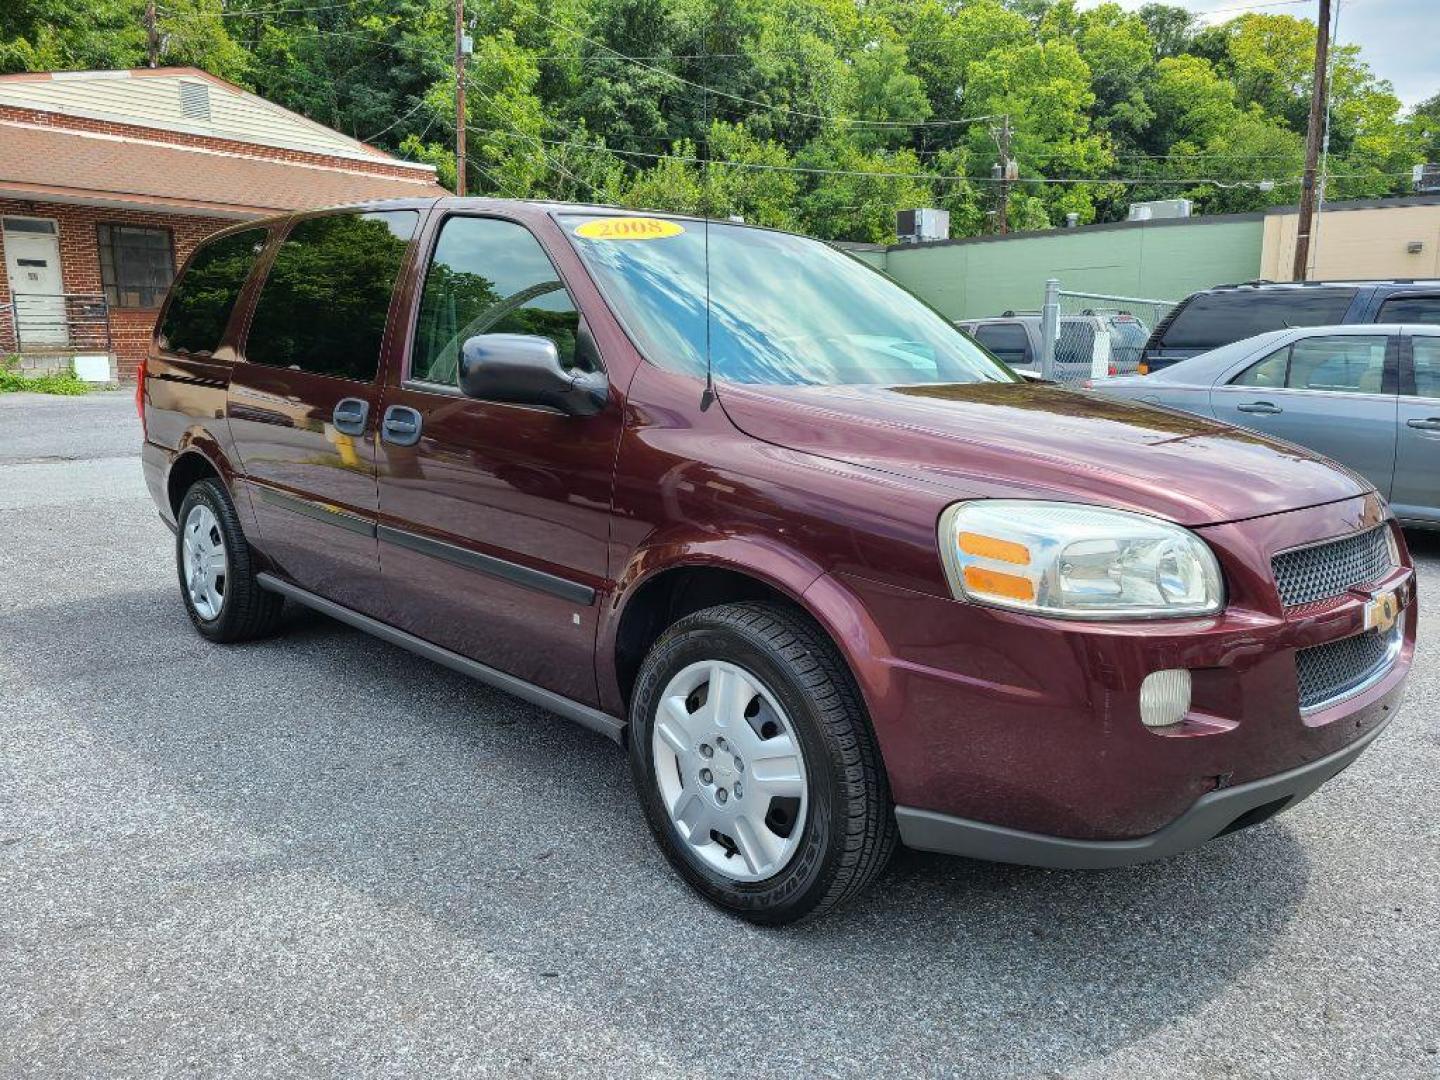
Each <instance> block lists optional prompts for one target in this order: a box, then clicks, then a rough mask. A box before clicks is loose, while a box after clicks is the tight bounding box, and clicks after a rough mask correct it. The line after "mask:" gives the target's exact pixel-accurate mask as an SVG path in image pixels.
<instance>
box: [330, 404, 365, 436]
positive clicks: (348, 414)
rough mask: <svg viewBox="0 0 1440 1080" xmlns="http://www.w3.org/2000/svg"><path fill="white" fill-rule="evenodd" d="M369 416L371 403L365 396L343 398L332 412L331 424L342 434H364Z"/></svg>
mask: <svg viewBox="0 0 1440 1080" xmlns="http://www.w3.org/2000/svg"><path fill="white" fill-rule="evenodd" d="M369 416H370V403H369V402H368V401H366V400H365V399H364V398H355V397H347V398H341V399H340V400H339V401H337V402H336V403H335V411H334V412H333V413H331V414H330V424H331V426H332V427H334V429H335V430H336V431H338V432H340V434H342V435H364V434H365V421H366V420H367V419H368V418H369Z"/></svg>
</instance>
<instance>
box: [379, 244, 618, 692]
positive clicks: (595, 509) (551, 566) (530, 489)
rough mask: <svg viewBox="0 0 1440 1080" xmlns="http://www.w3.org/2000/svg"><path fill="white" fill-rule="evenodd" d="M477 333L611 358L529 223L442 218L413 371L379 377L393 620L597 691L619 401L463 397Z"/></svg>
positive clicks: (547, 683) (589, 362)
mask: <svg viewBox="0 0 1440 1080" xmlns="http://www.w3.org/2000/svg"><path fill="white" fill-rule="evenodd" d="M483 333H497V334H498V333H509V334H529V335H536V336H541V337H546V338H549V339H550V340H551V341H553V342H554V343H555V347H556V350H557V351H558V353H559V355H560V358H561V361H562V362H563V363H565V364H566V366H568V367H572V368H580V369H584V370H590V371H595V370H599V369H600V366H601V365H600V360H599V357H598V355H597V354H596V351H595V349H594V346H593V344H592V343H591V342H590V339H589V335H588V333H587V331H586V330H585V328H584V323H583V322H582V320H581V319H580V317H579V315H578V313H577V311H576V308H575V304H574V302H573V301H572V300H571V297H570V294H569V292H568V291H567V290H566V287H565V285H564V283H563V282H562V280H561V278H560V275H559V273H558V272H557V271H556V269H555V267H554V265H553V264H552V263H551V261H550V259H549V257H548V256H547V255H546V254H545V251H544V250H543V249H542V248H541V246H540V244H539V242H538V241H537V240H536V239H535V237H534V236H533V235H531V233H530V232H529V231H528V230H527V229H526V228H525V227H524V226H522V225H520V224H518V223H516V222H513V221H507V220H502V219H499V218H493V217H472V216H453V217H450V218H448V219H446V220H445V221H444V222H443V224H442V226H441V228H440V231H439V236H438V239H437V240H436V242H435V250H434V255H433V256H432V257H431V260H430V265H429V267H428V270H427V272H426V275H425V279H424V286H423V289H422V293H421V296H420V300H419V309H418V312H417V316H416V328H415V334H414V341H413V343H412V348H411V355H410V360H409V367H408V370H407V371H406V372H403V373H401V377H397V378H394V379H392V383H393V384H396V385H390V386H387V388H386V391H385V399H384V415H385V417H386V418H387V419H388V422H387V420H382V421H381V432H380V438H381V442H380V451H381V461H380V561H381V564H382V566H383V567H384V581H385V619H386V621H387V622H391V623H393V624H395V625H397V626H400V627H402V628H404V629H406V630H408V631H410V632H411V633H413V634H416V635H418V636H419V637H422V638H425V639H426V640H428V641H432V642H435V643H436V644H438V645H442V646H444V647H446V648H448V649H451V650H453V651H455V652H458V653H461V654H462V655H465V656H468V657H471V658H473V659H476V660H479V661H481V662H482V663H485V664H488V665H490V666H491V667H495V668H498V669H500V670H501V671H504V672H507V673H509V674H511V675H515V676H517V677H519V678H522V679H524V680H526V681H527V682H531V683H534V684H536V685H538V686H543V687H545V688H546V689H548V690H552V691H554V692H556V693H559V694H563V695H564V696H566V697H569V698H571V699H574V700H577V701H581V702H585V703H587V704H593V703H594V702H595V701H596V698H597V693H596V686H595V667H594V644H595V631H596V624H597V616H598V610H599V605H598V602H597V598H598V596H599V594H600V592H601V590H602V589H603V587H604V584H605V581H606V547H607V539H608V536H609V527H610V505H611V469H612V467H613V464H614V461H615V445H616V440H617V439H618V437H619V433H620V416H621V410H620V407H619V404H618V403H617V401H616V400H615V395H614V394H613V393H612V395H611V400H610V403H609V404H608V405H607V406H606V407H605V408H604V409H603V410H602V411H601V412H599V413H598V414H596V415H594V416H588V417H577V416H566V415H562V414H561V413H559V412H556V411H554V410H551V409H545V408H537V407H527V406H521V405H512V404H502V403H498V402H487V401H477V400H475V399H472V398H468V397H465V396H463V395H462V394H461V393H460V391H459V389H458V387H457V372H456V362H457V359H458V357H459V352H460V347H461V346H462V345H463V344H464V342H465V341H466V340H467V339H468V338H470V337H472V336H474V335H477V334H483ZM391 424H394V425H395V426H394V427H393V429H392V427H391V426H390V425H391Z"/></svg>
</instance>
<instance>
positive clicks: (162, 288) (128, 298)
mask: <svg viewBox="0 0 1440 1080" xmlns="http://www.w3.org/2000/svg"><path fill="white" fill-rule="evenodd" d="M95 228H96V232H97V235H98V239H99V241H100V280H101V282H102V283H103V285H104V287H105V299H106V300H107V301H109V304H110V306H111V307H120V308H154V307H159V306H160V302H161V301H162V300H164V299H165V293H166V291H167V290H168V289H169V288H170V283H171V282H172V281H173V280H174V279H175V253H174V248H173V245H172V243H171V238H170V230H169V229H149V228H144V227H142V226H138V225H97V226H96V227H95Z"/></svg>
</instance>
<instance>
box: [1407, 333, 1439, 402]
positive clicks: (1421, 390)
mask: <svg viewBox="0 0 1440 1080" xmlns="http://www.w3.org/2000/svg"><path fill="white" fill-rule="evenodd" d="M1410 356H1411V358H1412V363H1413V364H1414V367H1415V396H1416V397H1424V398H1440V338H1433V337H1417V338H1411V339H1410Z"/></svg>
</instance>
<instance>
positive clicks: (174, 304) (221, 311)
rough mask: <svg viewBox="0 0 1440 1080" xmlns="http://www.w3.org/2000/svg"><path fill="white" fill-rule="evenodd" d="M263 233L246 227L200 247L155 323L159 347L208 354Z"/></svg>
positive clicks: (262, 244)
mask: <svg viewBox="0 0 1440 1080" xmlns="http://www.w3.org/2000/svg"><path fill="white" fill-rule="evenodd" d="M265 237H266V232H265V230H264V229H246V230H245V231H244V232H237V233H231V234H230V235H229V236H222V237H219V238H218V239H215V240H211V241H209V242H208V243H206V244H203V245H201V247H200V249H199V250H198V251H196V252H195V254H194V255H193V256H192V257H191V259H190V265H189V266H188V267H187V268H186V270H185V274H184V276H183V277H182V278H181V279H180V281H179V283H178V284H177V285H176V286H175V289H174V292H173V295H172V296H171V298H170V306H169V307H168V308H167V309H166V311H165V321H164V322H163V323H162V324H161V325H160V340H159V347H160V348H161V349H164V350H166V351H169V352H176V353H189V354H191V355H208V354H210V353H213V352H214V351H215V350H216V349H217V348H219V346H220V339H221V337H223V336H224V334H225V326H226V324H227V323H229V321H230V312H231V311H233V310H234V309H235V301H236V299H237V298H238V297H239V295H240V288H241V286H243V285H244V284H245V279H246V278H247V277H249V276H250V269H251V267H253V266H254V265H255V260H256V259H257V258H259V256H260V252H261V251H262V250H264V248H265Z"/></svg>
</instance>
